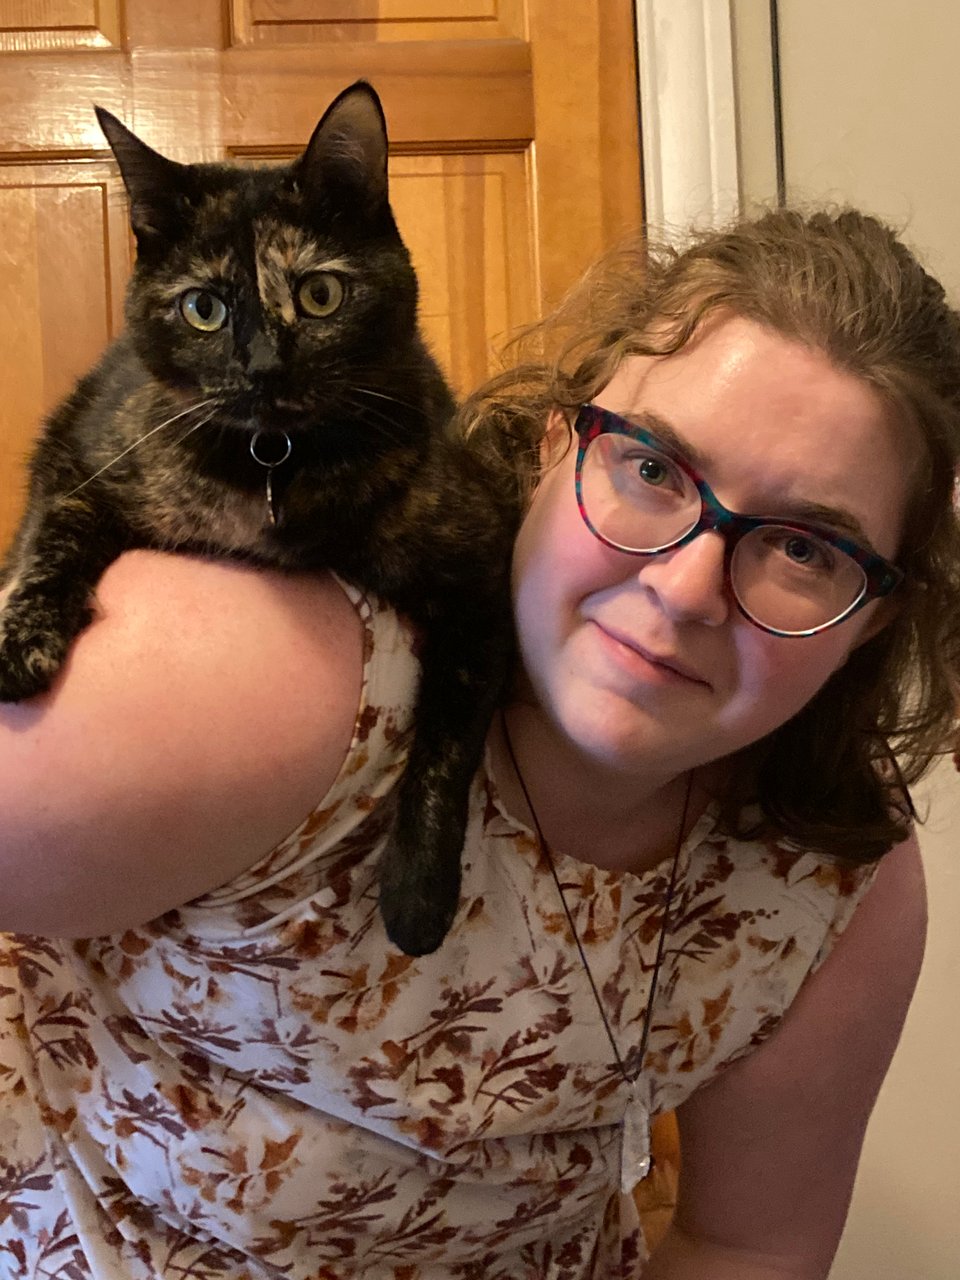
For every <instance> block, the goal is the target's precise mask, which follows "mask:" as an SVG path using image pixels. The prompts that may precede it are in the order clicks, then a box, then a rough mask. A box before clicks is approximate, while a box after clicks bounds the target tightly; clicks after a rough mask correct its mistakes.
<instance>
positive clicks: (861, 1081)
mask: <svg viewBox="0 0 960 1280" xmlns="http://www.w3.org/2000/svg"><path fill="white" fill-rule="evenodd" d="M925 929H926V907H925V896H924V889H923V874H922V869H921V866H920V857H919V849H918V847H917V844H916V839H915V837H913V838H911V839H910V840H908V841H906V842H905V843H904V844H902V845H900V846H899V847H898V848H896V849H894V850H892V851H891V853H890V854H888V855H887V857H886V858H885V859H884V861H883V863H882V865H881V867H880V870H879V872H878V874H877V879H876V881H875V882H874V885H873V887H872V888H871V889H870V891H869V892H868V893H867V895H866V896H865V898H864V900H863V902H862V903H861V904H860V906H859V907H858V909H857V911H856V913H855V914H854V917H853V919H852V921H851V922H850V924H849V926H848V927H847V930H846V932H845V933H844V934H843V936H842V937H841V938H840V939H839V941H838V942H837V945H836V947H835V948H834V950H833V952H832V953H831V955H830V956H829V957H828V959H827V960H826V961H825V962H824V964H823V965H822V966H821V968H820V969H819V970H818V972H817V973H816V974H814V975H813V976H812V977H811V978H810V979H809V980H808V981H807V982H806V984H805V985H804V987H803V989H802V990H801V992H800V993H799V995H798V997H797V999H796V1001H795V1003H794V1005H793V1006H792V1007H791V1009H790V1011H789V1013H788V1014H787V1016H786V1017H785V1019H784V1021H783V1024H782V1025H781V1027H780V1028H779V1029H778V1030H777V1032H776V1033H775V1034H774V1035H773V1036H772V1037H771V1039H770V1040H769V1041H768V1042H767V1043H766V1044H765V1045H763V1046H762V1047H761V1048H760V1049H758V1050H757V1051H756V1052H755V1053H754V1054H752V1055H750V1056H749V1057H747V1058H745V1059H743V1060H742V1061H741V1062H739V1063H737V1064H735V1065H734V1066H733V1067H731V1068H730V1069H729V1070H728V1071H726V1072H725V1073H724V1074H723V1075H722V1076H721V1077H720V1078H719V1079H718V1080H717V1081H716V1082H714V1083H713V1084H712V1085H710V1086H708V1087H707V1088H705V1089H703V1090H702V1091H701V1092H700V1093H698V1094H697V1095H695V1096H694V1097H693V1098H691V1099H690V1100H689V1101H688V1102H686V1103H685V1104H684V1105H683V1107H682V1108H681V1109H680V1111H679V1112H678V1120H679V1123H680V1136H681V1159H682V1165H683V1169H682V1174H681V1185H680V1198H679V1204H678V1208H677V1214H676V1219H675V1222H674V1225H673V1227H672V1228H671V1230H670V1232H669V1233H668V1235H667V1237H666V1238H665V1240H664V1242H663V1244H662V1245H661V1247H660V1248H659V1249H658V1250H657V1253H656V1256H655V1257H654V1258H653V1260H652V1261H651V1263H650V1265H649V1267H648V1269H647V1270H645V1271H644V1280H823V1278H824V1277H826V1276H827V1274H828V1273H829V1270H830V1266H831V1263H832V1261H833V1257H834V1254H835V1252H836V1249H837V1245H838V1244H839V1242H840V1236H841V1233H842V1231H843V1225H844V1221H845V1219H846V1215H847V1210H848V1207H849V1203H850V1196H851V1194H852V1191H853V1183H854V1178H855V1175H856V1170H857V1162H858V1160H859V1157H860V1149H861V1146H862V1143H863V1137H864V1132H865V1130H866V1125H867V1121H868V1119H869V1117H870V1112H871V1110H872V1109H873V1104H874V1102H875V1100H876V1096H877V1092H878V1090H879V1088H880V1085H881V1083H882V1081H883V1078H884V1076H885V1075H886V1072H887V1068H888V1066H889V1064H890V1059H891V1058H892V1056H893V1052H894V1050H895V1048H896V1046H897V1042H898V1040H899V1038H900V1032H901V1029H902V1026H903V1021H904V1018H905V1017H906V1013H907V1008H908V1006H909V1004H910V999H911V997H912V994H913V990H914V987H915V985H916V981H917V977H918V974H919V971H920V964H921V960H922V956H923V945H924V938H925Z"/></svg>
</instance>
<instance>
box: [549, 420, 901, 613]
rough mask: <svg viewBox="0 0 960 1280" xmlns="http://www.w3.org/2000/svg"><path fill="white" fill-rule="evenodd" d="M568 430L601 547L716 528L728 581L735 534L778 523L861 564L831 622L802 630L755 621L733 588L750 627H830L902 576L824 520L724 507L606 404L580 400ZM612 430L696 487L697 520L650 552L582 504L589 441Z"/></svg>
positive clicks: (669, 546)
mask: <svg viewBox="0 0 960 1280" xmlns="http://www.w3.org/2000/svg"><path fill="white" fill-rule="evenodd" d="M573 429H574V431H575V432H576V433H577V437H578V440H579V446H578V448H577V470H576V487H577V506H578V507H579V509H580V515H581V518H582V519H583V522H584V524H585V525H586V526H587V528H588V529H589V530H590V532H591V533H592V534H593V536H594V537H595V538H597V539H598V541H600V542H602V543H603V544H604V545H605V546H608V547H612V548H613V550H614V551H620V552H622V553H623V554H624V555H632V556H652V555H659V554H660V553H661V552H663V551H674V550H676V549H677V548H678V547H683V546H686V544H687V543H688V542H692V541H693V539H694V538H696V537H697V536H698V535H699V534H701V533H706V532H708V531H710V530H716V532H717V533H719V534H721V535H722V537H723V539H724V541H725V543H726V555H725V560H724V565H725V571H726V575H727V580H728V584H729V580H730V560H731V557H732V555H733V549H734V547H735V546H736V545H737V543H738V542H739V541H740V539H741V538H742V537H743V536H744V535H745V534H747V533H750V532H751V531H752V530H754V529H760V528H763V526H764V525H776V526H777V527H778V528H781V529H790V530H791V531H794V532H796V533H800V534H803V533H808V534H812V535H813V536H814V537H816V538H819V539H820V540H821V541H822V542H826V543H827V544H828V545H829V546H831V547H836V549H837V550H838V551H842V552H843V553H844V554H845V555H847V556H849V557H850V559H851V560H853V561H855V562H856V563H857V564H858V565H859V566H860V569H861V570H862V571H863V575H864V587H863V590H862V591H861V593H860V595H859V596H857V598H856V600H854V601H853V603H852V604H851V605H850V607H849V608H848V609H846V610H844V612H843V613H841V614H840V616H839V617H837V618H833V619H831V620H830V622H824V623H822V624H821V625H820V626H818V627H811V628H809V629H808V630H806V631H779V630H777V628H776V627H768V626H767V625H766V624H765V623H763V622H758V621H757V619H756V618H754V617H753V616H752V614H749V613H748V612H747V611H746V609H744V607H743V605H742V604H741V603H740V600H739V598H738V597H737V594H736V592H735V591H733V592H732V594H733V597H734V599H735V600H736V602H737V608H738V609H739V610H740V612H741V613H742V614H743V616H744V617H745V618H746V619H747V620H748V621H749V622H752V623H753V625H754V626H755V627H759V628H760V630H761V631H767V632H769V633H770V635H774V636H783V637H785V638H792V637H797V638H801V637H804V636H812V635H817V634H818V633H819V632H821V631H827V630H829V628H830V627H835V626H837V625H838V624H839V623H841V622H846V620H847V619H848V618H849V617H851V616H852V615H853V614H854V613H856V612H857V611H858V610H860V609H862V608H863V606H864V605H865V604H869V603H870V601H871V600H880V599H882V598H883V597H884V596H888V595H889V594H890V593H891V591H893V590H894V589H895V588H896V587H898V586H899V585H900V583H901V582H902V581H903V579H904V576H905V575H904V572H903V570H902V569H900V568H899V567H898V566H897V565H895V564H893V563H891V561H889V560H885V559H884V558H883V556H878V555H877V554H876V553H875V552H873V551H868V550H867V548H866V547H862V546H861V545H860V544H859V543H858V542H853V541H851V539H849V538H845V537H843V536H842V534H839V533H837V532H836V531H835V530H834V529H831V528H829V527H827V526H825V525H820V524H808V523H806V522H804V521H799V520H792V519H784V518H783V517H782V516H745V515H740V514H739V513H738V512H736V511H731V510H729V508H727V507H725V506H724V505H723V503H722V502H720V501H719V500H718V498H717V497H716V495H715V494H714V492H713V490H712V489H711V488H710V486H709V485H708V484H707V482H706V480H704V478H703V477H702V476H701V475H699V474H698V473H697V472H696V471H695V470H694V469H693V467H692V466H691V465H690V463H689V462H688V461H687V460H686V459H685V458H683V457H680V456H678V454H677V453H676V452H675V451H674V450H673V449H671V448H670V447H669V446H668V445H666V444H665V443H664V442H663V441H662V440H660V439H658V438H657V436H655V435H652V434H651V433H650V432H648V431H645V430H644V429H643V428H642V427H638V426H637V425H636V424H635V423H633V422H628V421H627V419H626V418H621V417H620V415H619V414H616V413H612V412H611V411H610V410H609V409H601V407H600V406H599V405H597V404H584V405H581V406H580V409H579V411H578V413H577V417H576V420H575V422H574V424H573ZM611 432H612V433H615V434H617V435H624V436H630V437H631V438H632V439H634V440H637V441H639V442H640V444H645V445H648V446H649V447H650V448H651V449H655V450H656V451H657V452H658V453H662V454H665V455H666V456H667V457H668V458H670V460H671V461H672V462H673V463H674V464H675V465H676V466H677V467H679V468H680V470H681V471H683V472H684V474H685V475H687V476H688V477H689V478H690V480H691V481H692V482H693V484H694V486H695V487H696V490H697V492H698V494H699V495H700V519H699V520H698V521H697V522H696V524H694V526H693V528H691V529H688V530H687V532H686V533H684V534H683V535H682V536H681V537H679V538H677V539H675V540H674V541H673V542H667V543H664V545H663V546H662V547H654V548H652V549H651V550H649V551H634V550H632V549H630V548H627V547H621V546H620V545H619V543H616V542H611V541H610V539H609V538H605V537H604V536H603V534H602V533H600V532H599V530H598V529H596V528H595V527H594V526H593V524H592V523H591V521H590V517H589V516H588V515H587V512H586V508H585V507H584V504H583V491H582V475H583V459H584V457H585V455H586V452H587V448H588V446H589V445H590V443H591V442H592V441H593V440H596V438H597V437H598V436H601V435H605V434H607V433H611Z"/></svg>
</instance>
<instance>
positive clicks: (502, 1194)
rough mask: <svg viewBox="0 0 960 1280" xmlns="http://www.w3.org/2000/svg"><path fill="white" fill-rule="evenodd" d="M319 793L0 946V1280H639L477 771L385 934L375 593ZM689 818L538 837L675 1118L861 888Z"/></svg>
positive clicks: (626, 1028)
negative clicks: (399, 940)
mask: <svg viewBox="0 0 960 1280" xmlns="http://www.w3.org/2000/svg"><path fill="white" fill-rule="evenodd" d="M353 598H354V600H355V603H356V605H357V608H358V610H359V612H360V615H361V617H362V619H363V621H364V627H365V655H366V662H365V669H364V680H363V694H362V702H361V706H360V709H359V711H358V715H357V722H356V728H355V732H354V738H353V743H352V745H351V748H350V751H349V753H348V757H347V759H346V760H345V762H344V765H343V767H342V769H341V772H340V775H339V777H338V778H337V780H336V781H335V783H334V785H333V787H332V788H331V790H330V792H329V793H328V794H327V795H326V796H324V797H323V798H322V799H321V801H320V803H319V804H318V805H317V807H316V808H315V809H314V810H313V812H312V813H311V814H309V815H308V816H307V817H306V818H305V820H304V822H303V823H302V824H301V825H300V827H299V828H298V829H297V830H296V831H294V832H291V834H290V835H289V836H288V837H287V839H285V840H284V841H282V842H281V843H280V844H279V845H278V846H277V848H275V849H273V850H270V851H269V852H268V853H267V854H266V855H265V856H264V857H263V858H262V859H261V860H260V861H259V862H258V863H257V864H256V865H254V866H252V867H250V868H248V869H247V871H245V872H244V873H243V874H242V875H240V876H238V877H237V878H236V879H235V880H233V881H232V882H231V883H230V884H228V885H224V886H222V887H221V888H220V889H218V890H216V891H215V892H213V893H211V894H208V895H206V896H205V897H203V898H201V899H198V900H197V901H195V902H191V903H186V904H184V905H183V906H181V907H179V908H178V909H176V910H174V911H170V912H168V913H167V914H166V915H165V916H163V917H161V918H160V919H159V920H155V921H152V922H150V923H148V924H146V925H144V926H142V927H141V928H138V929H131V930H128V931H127V932H125V933H124V934H122V935H118V936H115V937H109V938H99V939H88V940H84V941H76V942H71V941H58V940H50V939H38V938H29V937H6V938H4V937H0V1276H3V1277H4V1280H6V1277H8V1276H9V1277H10V1278H11V1280H20V1278H21V1277H23V1280H51V1278H56V1280H158V1278H159V1280H357V1278H358V1277H363V1280H638V1277H640V1276H641V1275H642V1271H643V1261H644V1257H645V1250H644V1243H643V1238H642V1233H641V1230H640V1224H639V1220H638V1217H637V1212H636V1206H635V1204H634V1202H633V1201H632V1200H631V1199H629V1198H624V1197H621V1195H620V1194H619V1190H618V1180H619V1159H620V1127H619V1126H620V1122H621V1119H622V1117H623V1114H624V1110H625V1108H626V1106H627V1091H626V1089H625V1087H624V1083H623V1080H622V1078H621V1076H620V1072H619V1069H618V1068H617V1065H616V1063H615V1062H614V1061H613V1060H612V1059H613V1055H612V1053H611V1050H610V1045H609V1041H608V1040H607V1037H606V1033H605V1032H604V1030H603V1026H602V1024H601V1022H600V1020H599V1017H598V1014H597V1009H596V1006H595V1004H594V999H593V995H592V992H591V991H590V988H589V985H588V983H587V980H586V977H585V974H584V972H583V967H582V964H581V962H580V958H579V956H578V954H577V953H576V950H575V948H574V947H573V945H572V943H571V940H570V936H569V924H568V921H567V918H566V914H565V912H564V910H563V907H562V905H561V903H560V901H559V899H558V896H557V893H556V886H555V884H554V883H553V879H552V875H551V873H550V869H549V866H548V865H547V864H546V863H545V862H544V861H543V859H541V857H540V856H539V853H538V850H537V847H536V841H535V840H534V839H533V836H532V834H531V833H530V832H529V831H528V830H526V829H525V828H523V827H522V826H520V825H519V824H518V823H517V822H516V821H514V820H513V819H512V818H511V817H510V816H509V815H508V814H507V812H506V811H505V810H504V808H503V806H502V804H501V802H500V799H499V796H498V794H497V791H496V788H495V785H494V782H493V780H492V778H491V777H490V776H489V774H488V772H487V771H486V769H485V768H484V769H483V770H481V772H480V774H479V775H478V778H477V780H476V783H475V786H474V790H473V794H472V798H471V816H470V827H469V832H468V840H467V849H466V856H465V859H464V874H463V899H462V903H461V908H460V911H459V913H458V916H457V919H456V921H455V923H454V927H453V929H452V931H451V933H450V935H449V937H448V940H447V942H446V943H445V945H444V946H443V947H442V948H441V949H440V951H439V952H438V953H436V954H434V955H432V956H424V957H419V958H414V957H410V956H405V955H402V954H400V953H399V952H397V951H396V950H395V949H394V948H393V947H391V946H390V944H389V943H388V942H387V940H386V938H385V936H384V934H383V931H382V927H381V925H380V922H379V917H378V914H377V909H376V863H377V859H378V857H379V853H380V850H381V848H382V846H383V841H384V839H385V838H386V835H387V832H388V830H389V824H390V820H391V814H392V806H393V796H394V792H395V785H396V781H397V778H398V777H399V775H400V773H401V771H402V767H403V760H404V756H405V751H406V742H407V738H408V732H409V723H410V708H411V706H412V703H413V697H414V691H415V686H416V676H417V668H416V661H415V657H414V645H413V639H412V636H411V634H410V632H409V629H408V628H406V627H405V626H404V624H402V623H401V622H400V620H399V619H397V617H396V616H395V615H394V614H392V613H391V612H390V611H388V610H386V609H384V608H382V607H381V606H379V605H378V604H377V603H376V602H370V601H367V600H363V599H361V598H359V597H358V596H356V593H354V594H353ZM712 821H713V820H712V815H709V814H708V815H705V816H704V818H703V819H702V820H701V822H700V823H699V824H698V826H697V827H696V828H695V830H694V831H693V832H692V833H691V836H690V837H689V839H688V841H687V843H686V845H685V847H684V850H683V852H682V855H681V860H680V878H679V883H678V889H677V893H676V895H675V898H674V905H673V908H672V912H671V920H670V928H669V940H668V945H667V948H666V951H665V956H664V963H663V969H662V972H661V978H660V983H659V986H658V991H657V999H656V1003H655V1007H654V1013H653V1018H652V1025H651V1035H650V1041H649V1044H648V1047H647V1054H646V1058H645V1060H644V1062H643V1063H642V1064H641V1063H640V1062H639V1060H638V1055H639V1041H640V1033H641V1031H642V1025H643V1017H644V1010H645V1007H646V1002H647V995H648V991H649V983H650V980H651V974H652V971H653V964H654V957H655V951H656V944H657V937H658V934H659V931H660V927H661V923H662V911H663V903H664V897H665V889H666V874H667V868H666V867H665V866H661V867H657V868H654V869H653V870H652V871H650V872H649V873H647V874H646V875H644V876H641V877H637V876H631V875H626V874H618V873H614V872H607V871H602V870H599V869H597V868H594V867H590V866H587V865H585V864H582V863H578V862H576V861H573V860H570V859H564V858H562V857H558V858H557V869H558V874H559V876H560V878H561V882H562V884H563V886H564V892H565V894H566V897H567V901H568V903H569V906H570V910H571V912H572V914H573V917H574V920H575V922H576V927H577V931H578V934H579V936H580V938H581V940H582V941H583V945H584V947H585V949H586V952H587V955H588V958H589V963H590V967H591V970H592V972H593V974H594V975H595V978H596V979H597V982H598V989H599V990H600V992H601V995H602V998H603V1000H604V1004H605V1009H606V1013H607V1017H608V1019H609V1022H610V1027H611V1029H612V1032H613V1034H614V1036H615V1038H616V1041H617V1045H618V1051H619V1053H620V1055H621V1057H622V1058H623V1059H624V1061H625V1062H626V1063H627V1064H628V1065H629V1066H632V1067H636V1068H639V1067H640V1066H641V1065H642V1067H643V1070H645V1071H647V1072H648V1073H649V1074H650V1077H651V1082H652V1086H653V1095H654V1102H655V1107H656V1108H657V1109H670V1108H673V1107H675V1106H677V1105H678V1104H679V1103H680V1102H682V1101H683V1099H684V1098H685V1097H687V1096H689V1094H690V1093H691V1092H692V1091H693V1090H694V1089H696V1088H697V1087H699V1085H701V1084H702V1083H704V1082H705V1081H708V1080H710V1079H712V1078H713V1077H714V1076H715V1075H716V1074H717V1073H718V1072H719V1071H721V1070H722V1069H723V1068H724V1067H725V1066H726V1065H727V1064H728V1063H730V1062H732V1061H734V1060H735V1059H736V1058H737V1057H739V1056H741V1055H742V1054H745V1053H748V1052H749V1051H750V1050H751V1049H752V1048H753V1047H755V1046H756V1045H758V1044H760V1043H761V1042H762V1041H763V1040H764V1039H765V1038H766V1037H767V1036H768V1035H769V1034H770V1033H771V1032H772V1031H773V1030H774V1029H775V1027H776V1026H777V1025H778V1023H779V1021H780V1019H781V1017H782V1016H783V1013H784V1011H785V1010H786V1009H787V1008H788V1007H789V1005H790V1002H791V1000H792V999H793V997H794V996H795V994H796V992H797V990H798V989H799V987H800V985H801V983H802V982H803V980H804V978H805V977H806V975H807V974H808V973H809V972H811V971H812V970H813V969H814V968H816V966H817V965H818V964H819V963H821V962H822V960H823V958H824V957H825V956H826V955H827V954H828V952H829V949H830V947H831V945H832V943H833V941H834V939H835V938H836V936H837V935H838V934H839V933H840V932H841V931H842V929H843V927H844V926H845V924H846V922H847V920H848V919H849V916H850V914H851V912H852V911H853V909H854V906H855V905H856V902H857V900H858V899H859V897H860V895H861V894H862V893H863V891H864V889H865V888H866V886H867V884H868V883H869V880H870V874H871V873H870V872H869V871H867V870H863V869H854V870H850V869H848V868H841V867H838V866H835V865H833V864H829V863H825V862H822V861H820V860H818V859H817V858H814V857H812V856H811V855H809V854H806V853H805V852H804V851H803V850H798V849H792V848H790V847H788V846H786V845H782V844H777V843H772V842H743V841H732V840H728V839H726V838H723V837H721V836H719V835H717V834H716V833H715V832H714V831H713V830H712Z"/></svg>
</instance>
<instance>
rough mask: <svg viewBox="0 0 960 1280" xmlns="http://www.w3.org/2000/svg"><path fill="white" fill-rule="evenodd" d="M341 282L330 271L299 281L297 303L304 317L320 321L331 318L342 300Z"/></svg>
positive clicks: (342, 289) (317, 273) (342, 288)
mask: <svg viewBox="0 0 960 1280" xmlns="http://www.w3.org/2000/svg"><path fill="white" fill-rule="evenodd" d="M344 293H345V290H344V287H343V282H342V281H341V279H340V277H339V276H335V275H334V274H333V272H332V271H318V272H316V274H315V275H312V276H306V277H305V279H303V280H301V282H300V287H299V289H298V290H297V301H298V302H299V303H300V307H301V309H302V311H303V312H304V314H305V315H308V316H315V317H316V318H317V319H320V320H322V319H323V318H324V316H332V315H333V313H334V312H335V311H336V310H337V308H338V307H339V306H340V304H341V303H342V302H343V299H344Z"/></svg>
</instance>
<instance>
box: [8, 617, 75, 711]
mask: <svg viewBox="0 0 960 1280" xmlns="http://www.w3.org/2000/svg"><path fill="white" fill-rule="evenodd" d="M69 647H70V638H69V636H67V635H65V634H64V630H63V626H62V621H61V619H59V618H58V617H57V616H56V615H55V613H54V612H53V611H52V610H50V609H49V608H44V607H42V606H39V605H37V604H36V603H35V602H33V601H32V600H30V599H29V597H27V598H24V597H22V596H20V597H19V598H18V596H17V595H14V596H12V597H11V598H8V600H7V603H6V605H5V607H4V608H3V610H2V612H0V702H22V701H24V699H26V698H33V697H35V696H36V695H37V694H38V693H45V692H46V690H47V689H49V688H50V685H51V684H52V683H53V681H54V678H55V677H56V675H57V672H58V671H59V670H60V668H61V667H62V666H63V662H64V659H65V658H66V656H67V650H68V649H69Z"/></svg>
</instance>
